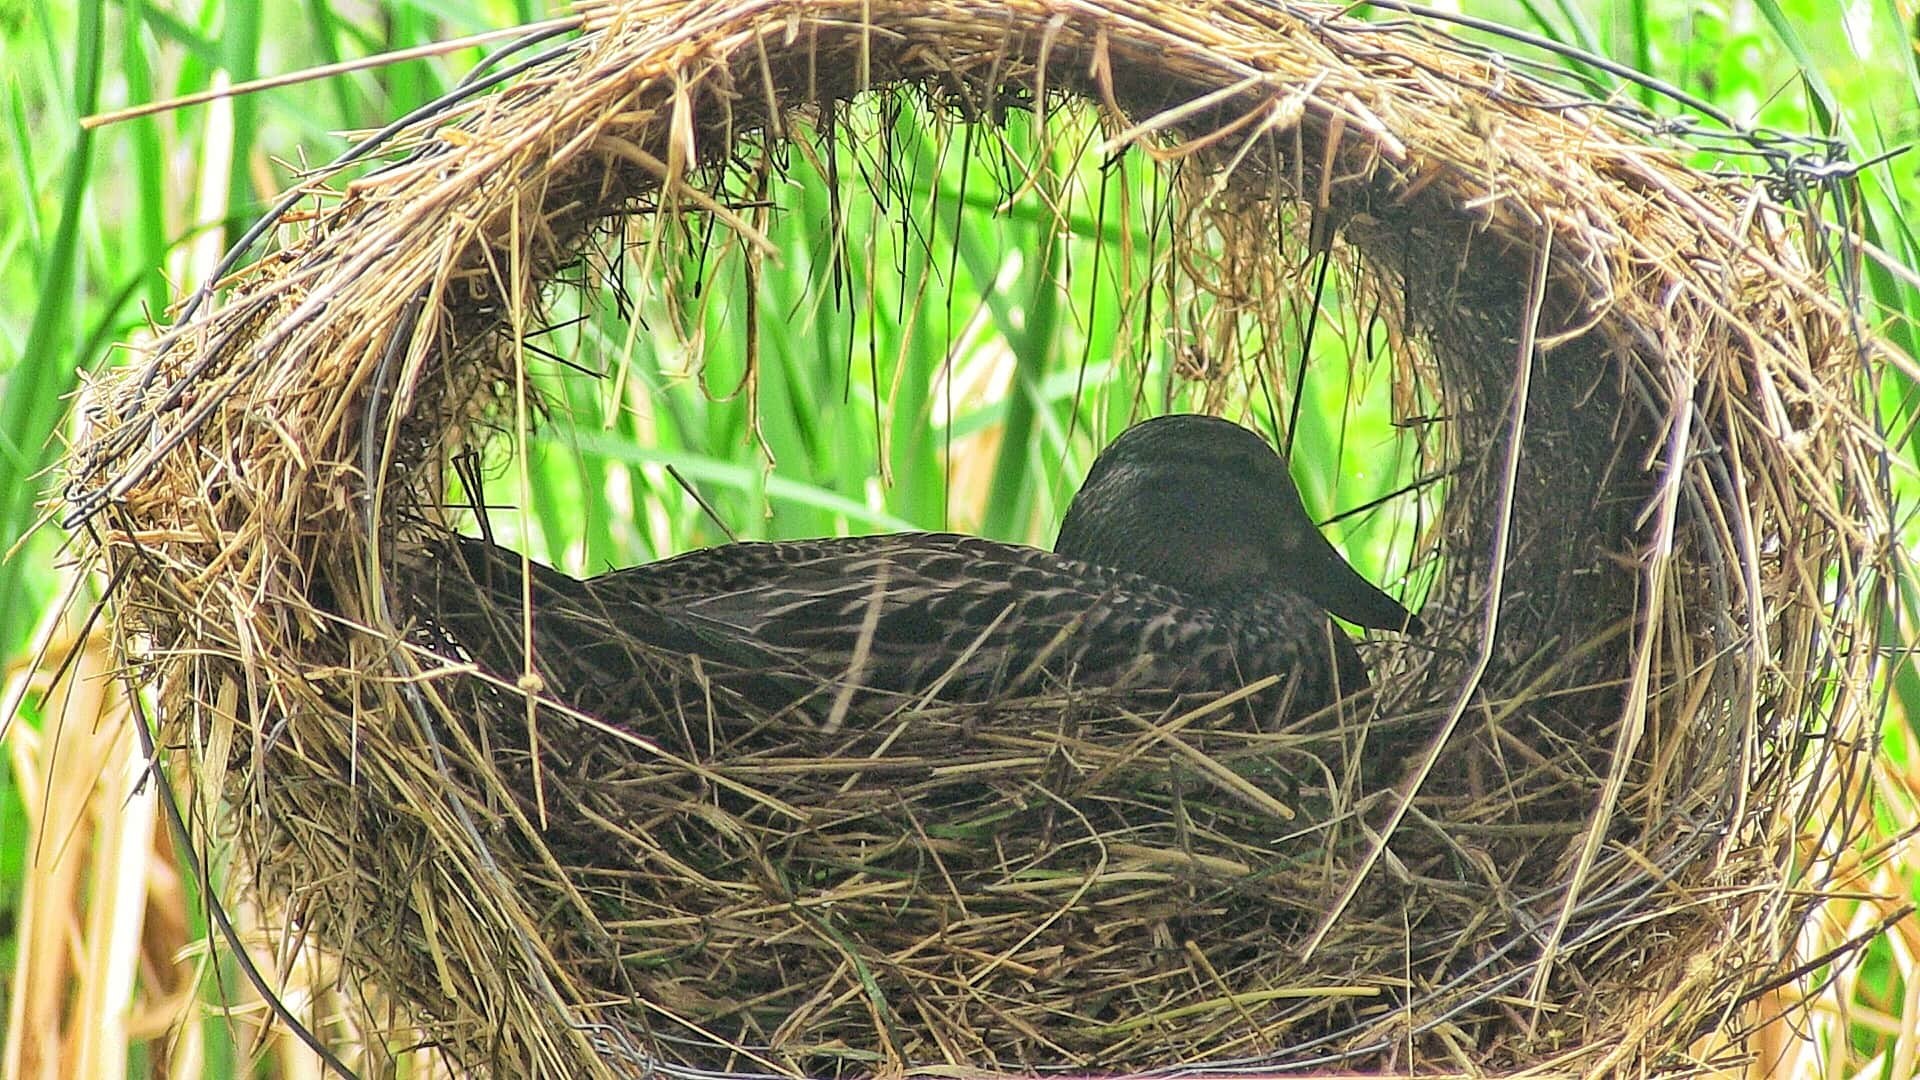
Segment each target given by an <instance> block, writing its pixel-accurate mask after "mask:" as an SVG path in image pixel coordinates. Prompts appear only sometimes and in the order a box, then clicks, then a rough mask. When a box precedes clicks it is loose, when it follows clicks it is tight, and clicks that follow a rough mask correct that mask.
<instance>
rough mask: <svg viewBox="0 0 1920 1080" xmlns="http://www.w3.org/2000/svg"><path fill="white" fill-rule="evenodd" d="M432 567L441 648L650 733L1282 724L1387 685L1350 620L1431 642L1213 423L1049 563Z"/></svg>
mask: <svg viewBox="0 0 1920 1080" xmlns="http://www.w3.org/2000/svg"><path fill="white" fill-rule="evenodd" d="M426 554H427V558H425V559H424V560H422V563H421V565H422V566H423V567H424V570H423V573H424V575H425V581H426V583H425V584H424V585H422V586H421V587H420V588H419V592H420V595H421V599H422V601H423V610H425V611H427V612H428V613H430V614H429V618H430V619H431V621H433V622H434V623H435V624H436V625H437V627H438V631H439V633H440V634H441V636H442V637H443V638H445V639H450V641H451V642H452V643H453V644H455V645H457V647H458V649H459V651H460V652H462V653H464V654H465V655H466V657H467V658H468V659H470V660H471V661H472V662H473V663H474V664H475V665H476V666H477V667H479V668H481V669H483V670H484V671H486V672H487V673H488V674H490V675H492V676H494V677H496V679H498V680H499V682H500V683H501V684H502V685H507V686H518V687H520V688H521V689H523V690H524V689H527V688H528V687H529V686H532V687H534V688H536V689H537V690H538V691H540V692H542V693H545V694H550V695H552V696H553V697H554V698H556V699H558V700H559V701H561V702H564V703H565V704H566V705H568V706H570V707H572V708H574V709H577V710H579V711H581V712H583V713H586V714H589V715H592V716H594V717H596V718H598V719H600V720H602V721H605V722H610V723H615V724H620V725H623V726H628V727H640V726H644V724H645V722H646V718H647V717H649V716H659V715H662V714H663V711H664V710H669V709H674V708H685V707H686V705H687V704H688V702H689V701H690V700H697V701H698V702H700V703H702V704H704V706H705V707H706V708H708V709H710V710H718V711H721V712H725V713H729V714H732V715H736V716H739V717H754V718H759V720H761V721H765V720H772V721H775V722H777V723H797V724H801V725H813V726H818V727H825V728H835V727H838V726H840V725H843V724H845V723H847V722H849V720H851V719H854V718H861V717H864V718H867V719H869V720H877V719H880V718H882V717H885V716H890V715H895V714H898V713H899V712H900V711H901V710H904V709H909V708H925V707H930V706H935V705H991V704H994V703H999V702H1009V701H1016V700H1021V699H1037V698H1044V697H1046V696H1047V695H1052V694H1063V693H1064V694H1069V695H1071V694H1076V693H1077V694H1083V695H1092V696H1108V697H1117V698H1119V699H1121V703H1122V704H1123V705H1126V706H1129V707H1134V706H1137V707H1141V708H1146V707H1155V706H1158V707H1164V706H1165V705H1166V704H1167V703H1169V702H1188V701H1194V700H1197V699H1198V698H1199V697H1201V696H1209V695H1210V696H1214V697H1219V696H1222V695H1229V694H1235V693H1236V692H1242V693H1243V704H1247V703H1251V705H1250V707H1257V708H1258V710H1259V711H1260V712H1261V713H1262V714H1263V715H1265V716H1266V717H1268V718H1270V719H1272V720H1274V721H1276V722H1278V721H1283V720H1293V719H1300V718H1306V717H1312V716H1315V715H1318V714H1322V713H1327V712H1329V711H1331V710H1334V709H1336V708H1337V707H1341V706H1344V705H1345V704H1347V703H1352V702H1356V701H1357V700H1358V699H1359V697H1360V696H1361V695H1362V694H1364V693H1365V692H1366V691H1367V690H1368V688H1369V676H1368V672H1367V669H1366V666H1365V664H1364V663H1363V662H1362V660H1361V657H1360V655H1359V652H1358V650H1357V649H1356V647H1355V645H1354V642H1353V639H1352V638H1351V637H1349V636H1348V634H1347V632H1346V631H1344V630H1342V629H1341V628H1340V627H1339V626H1338V625H1336V624H1335V623H1334V622H1333V621H1332V619H1331V618H1330V617H1329V616H1330V615H1331V616H1337V617H1338V618H1340V619H1343V620H1346V621H1347V622H1349V623H1353V624H1355V625H1357V626H1360V627H1365V628H1369V629H1379V630H1390V631H1401V632H1405V633H1410V634H1417V633H1419V632H1420V631H1421V629H1422V627H1421V624H1420V620H1419V618H1418V617H1417V616H1415V615H1413V614H1412V613H1410V612H1409V611H1408V610H1407V609H1406V608H1405V607H1404V606H1403V605H1402V604H1401V603H1400V602H1399V601H1398V600H1395V599H1394V598H1393V597H1391V596H1389V595H1388V594H1387V593H1385V592H1384V591H1382V590H1381V589H1379V588H1378V587H1376V586H1375V585H1374V584H1373V583H1372V582H1370V581H1368V580H1367V579H1366V578H1365V577H1363V576H1362V575H1361V574H1360V573H1359V572H1358V571H1356V570H1355V569H1354V568H1353V567H1352V566H1351V565H1350V564H1349V563H1348V562H1347V561H1346V559H1345V558H1344V557H1342V556H1341V555H1340V553H1339V552H1338V551H1337V550H1336V549H1335V548H1334V547H1333V545H1332V544H1331V543H1329V542H1328V541H1327V539H1326V538H1325V537H1324V536H1323V535H1322V534H1321V533H1320V530H1319V529H1318V528H1317V527H1316V526H1315V525H1314V522H1313V520H1312V518H1311V517H1310V516H1309V515H1308V513H1307V510H1306V508H1305V506H1304V505H1303V504H1302V502H1301V499H1300V494H1299V491H1298V490H1297V489H1296V487H1295V486H1294V482H1293V479H1292V476H1291V475H1290V473H1289V471H1288V468H1287V464H1286V462H1285V460H1284V459H1282V457H1281V456H1280V455H1279V454H1278V453H1277V452H1276V451H1275V450H1274V449H1273V447H1272V446H1270V445H1269V444H1268V443H1267V442H1266V441H1265V440H1264V439H1263V438H1261V437H1260V436H1259V435H1257V434H1255V433H1254V432H1252V431H1250V430H1248V429H1247V428H1244V427H1242V426H1240V425H1239V424H1236V423H1233V422H1231V421H1228V420H1224V419H1219V418H1216V417H1212V416H1204V415H1196V414H1173V415H1166V416H1161V417H1156V418H1153V419H1149V420H1146V421H1143V422H1141V423H1139V424H1136V425H1134V426H1132V427H1130V428H1128V429H1127V430H1126V431H1124V432H1122V433H1121V434H1120V435H1119V436H1118V437H1117V438H1115V439H1114V440H1113V441H1112V442H1111V443H1110V444H1109V445H1108V446H1107V447H1106V448H1105V449H1104V450H1103V451H1102V452H1101V453H1100V454H1099V456H1098V457H1097V458H1096V460H1095V461H1094V463H1093V466H1092V468H1091V470H1090V471H1089V473H1088V475H1087V479H1086V481H1085V482H1084V484H1083V485H1082V486H1081V488H1080V489H1079V491H1078V492H1077V493H1076V494H1075V495H1074V497H1073V499H1072V500H1071V502H1070V503H1069V505H1068V508H1067V512H1066V515H1065V517H1064V519H1063V520H1062V524H1061V527H1060V531H1059V534H1058V537H1057V539H1056V541H1055V543H1054V546H1053V550H1051V551H1048V550H1045V549H1041V548H1037V547H1031V546H1027V545H1022V544H1013V543H1003V542H1000V541H995V540H989V539H985V538H982V537H977V536H967V535H961V534H956V533H944V532H901V533H889V534H882V535H872V536H857V537H838V538H826V539H814V540H791V541H778V542H736V543H729V544H724V545H720V546H717V547H711V548H706V549H703V550H699V551H693V552H688V553H686V554H682V555H678V556H674V557H672V558H667V559H664V560H660V561H657V562H651V563H646V564H642V565H639V566H633V567H628V568H625V569H617V570H612V571H608V572H606V573H602V574H600V575H598V576H595V577H591V578H587V579H584V580H582V579H577V578H574V577H572V576H570V575H568V574H565V573H562V572H561V571H558V570H555V569H553V568H551V567H548V566H545V565H542V564H540V563H538V562H534V561H531V560H526V559H523V558H522V557H521V556H520V555H519V554H517V553H514V552H512V551H510V550H508V549H506V548H504V547H501V546H499V545H496V544H495V543H493V542H492V541H491V540H489V539H486V538H483V537H472V536H466V535H461V534H457V533H448V534H444V535H441V536H439V537H438V538H436V539H435V540H433V541H431V542H429V544H428V545H427V551H426ZM523 575H527V576H523ZM523 597H530V598H531V600H532V608H533V615H532V618H531V619H530V620H526V619H523V618H522V603H523ZM529 627H530V630H531V633H530V637H531V645H532V654H533V655H532V663H531V664H529V663H528V662H527V661H528V657H527V655H526V653H527V648H526V646H527V643H528V637H529V634H528V628H529ZM529 676H537V677H538V678H537V681H535V682H531V683H530V682H529ZM1248 687H1253V689H1252V690H1250V691H1249V690H1246V688H1248Z"/></svg>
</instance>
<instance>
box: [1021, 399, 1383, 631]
mask: <svg viewBox="0 0 1920 1080" xmlns="http://www.w3.org/2000/svg"><path fill="white" fill-rule="evenodd" d="M1054 550H1055V551H1056V552H1058V553H1059V554H1061V555H1065V556H1067V557H1069V558H1074V559H1080V560H1082V561H1085V562H1091V563H1096V564H1098V565H1101V566H1107V567H1112V568H1113V569H1116V570H1126V571H1130V572H1132V573H1135V574H1139V575H1140V576H1142V577H1145V578H1149V579H1151V580H1153V581H1157V582H1159V583H1161V584H1163V585H1170V586H1172V587H1174V588H1176V589H1179V590H1181V591H1182V592H1185V593H1188V594H1189V595H1192V596H1195V597H1197V598H1201V599H1204V600H1209V601H1214V602H1218V603H1221V604H1232V603H1233V602H1234V600H1235V598H1236V597H1238V596H1245V595H1247V594H1248V593H1249V592H1250V591H1257V590H1260V589H1265V588H1272V587H1276V586H1277V587H1280V588H1284V589H1287V590H1289V591H1292V592H1296V593H1299V594H1301V595H1303V596H1306V597H1308V598H1309V599H1311V600H1313V601H1314V602H1315V603H1317V604H1319V605H1320V606H1321V607H1322V608H1324V609H1326V610H1327V611H1329V612H1331V613H1333V614H1335V615H1338V616H1339V617H1340V618H1342V619H1345V620H1347V621H1348V622H1351V623H1356V624H1358V625H1360V626H1368V627H1373V628H1375V629H1382V630H1402V629H1405V630H1410V631H1414V632H1418V631H1419V630H1420V629H1421V626H1420V620H1419V619H1418V618H1417V617H1416V616H1414V615H1412V614H1409V613H1408V611H1407V609H1406V608H1404V607H1402V606H1401V605H1400V602H1399V601H1397V600H1395V599H1394V598H1393V597H1391V596H1388V595H1387V594H1386V593H1384V592H1381V591H1380V590H1379V589H1377V588H1375V587H1374V586H1373V584H1372V583H1371V582H1369V581H1367V579H1365V578H1363V577H1361V576H1360V574H1359V573H1358V572H1357V571H1356V570H1354V568H1353V567H1352V566H1350V565H1348V563H1347V560H1346V559H1345V558H1343V557H1341V555H1340V553H1339V552H1338V551H1335V550H1334V548H1333V545H1332V544H1329V543H1328V542H1327V539H1326V537H1324V536H1322V535H1320V530H1319V529H1318V528H1316V527H1315V526H1314V523H1313V519H1312V518H1310V517H1308V516H1307V509H1306V507H1305V506H1304V505H1302V504H1301V502H1300V492H1299V491H1298V490H1297V489H1296V488H1295V487H1294V485H1293V477H1292V476H1291V475H1289V474H1288V472H1287V464H1286V462H1285V461H1283V460H1281V458H1280V455H1279V454H1277V453H1275V452H1274V450H1273V448H1272V447H1270V446H1268V445H1267V443H1266V441H1265V440H1264V439H1262V438H1260V436H1258V435H1256V434H1254V433H1253V432H1251V431H1248V430H1247V429H1246V428H1243V427H1241V426H1240V425H1238V424H1235V423H1232V422H1230V421H1226V420H1221V419H1219V418H1217V417H1212V416H1196V415H1184V414H1183V415H1174V416H1161V417H1155V418H1154V419H1151V420H1147V421H1144V422H1142V423H1140V424H1136V425H1134V426H1133V427H1131V428H1129V429H1127V430H1126V431H1125V432H1123V433H1122V434H1121V435H1120V437H1119V438H1117V439H1115V440H1113V442H1112V443H1110V444H1108V446H1107V448H1106V449H1105V450H1104V451H1102V452H1101V454H1100V456H1099V458H1097V459H1096V460H1095V461H1094V463H1093V469H1092V470H1091V471H1089V472H1088V473H1087V482H1086V483H1085V484H1084V485H1082V486H1081V488H1080V491H1079V493H1078V494H1076V495H1075V496H1074V497H1073V502H1072V503H1070V504H1069V505H1068V507H1067V516H1066V520H1065V521H1064V522H1062V523H1061V526H1060V537H1059V539H1058V540H1057V541H1056V542H1055V543H1054Z"/></svg>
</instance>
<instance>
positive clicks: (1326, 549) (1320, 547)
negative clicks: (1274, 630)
mask: <svg viewBox="0 0 1920 1080" xmlns="http://www.w3.org/2000/svg"><path fill="white" fill-rule="evenodd" d="M1307 535H1308V537H1310V538H1309V539H1307V541H1306V543H1307V547H1308V549H1309V550H1308V551H1307V552H1306V556H1307V557H1306V558H1305V559H1303V560H1301V562H1302V563H1303V564H1304V565H1303V569H1307V572H1306V573H1304V574H1303V575H1302V576H1301V581H1300V585H1301V587H1302V589H1301V591H1303V592H1305V593H1306V594H1307V595H1308V596H1310V597H1312V598H1313V600H1314V601H1315V602H1316V603H1318V604H1319V605H1320V606H1321V607H1323V608H1325V609H1327V611H1328V612H1329V613H1331V614H1333V615H1337V616H1339V617H1340V618H1342V619H1345V620H1346V621H1348V622H1350V623H1353V624H1354V625H1356V626H1365V627H1368V628H1371V629H1374V630H1405V631H1407V632H1409V633H1419V632H1420V631H1421V630H1422V629H1423V627H1422V626H1421V623H1420V617H1419V616H1417V615H1414V614H1413V613H1411V612H1409V611H1408V610H1407V609H1406V608H1405V607H1402V606H1401V604H1400V601H1398V600H1395V599H1394V598H1393V597H1391V596H1388V595H1387V594H1386V593H1384V592H1381V591H1380V590H1379V589H1378V588H1376V587H1375V586H1374V584H1373V582H1371V581H1368V580H1367V579H1366V578H1364V577H1361V576H1360V572H1359V571H1358V570H1355V569H1354V568H1353V566H1352V565H1351V564H1349V563H1348V562H1347V560H1346V558H1345V557H1344V556H1342V555H1341V554H1340V552H1339V551H1337V550H1335V549H1334V546H1333V545H1332V544H1330V543H1328V542H1327V539H1326V537H1324V536H1322V535H1320V530H1318V529H1310V530H1308V534H1307ZM1308 568H1310V569H1308Z"/></svg>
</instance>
